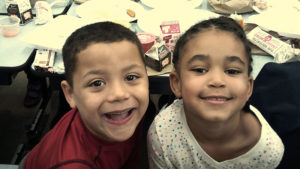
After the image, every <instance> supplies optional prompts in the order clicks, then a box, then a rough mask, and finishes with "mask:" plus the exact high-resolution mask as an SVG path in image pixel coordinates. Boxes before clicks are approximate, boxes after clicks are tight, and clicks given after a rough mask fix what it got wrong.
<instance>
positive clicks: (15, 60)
mask: <svg viewBox="0 0 300 169" xmlns="http://www.w3.org/2000/svg"><path fill="white" fill-rule="evenodd" d="M53 1H54V0H49V2H53ZM63 1H65V2H66V3H65V4H66V5H68V4H69V3H70V2H71V1H70V2H69V0H63ZM65 8H66V6H53V7H52V10H53V11H52V12H53V14H54V15H55V14H60V13H61V12H63V11H64V9H65ZM0 13H6V9H5V0H0ZM2 17H5V15H0V18H2ZM34 19H35V18H34ZM34 19H33V20H32V21H31V22H29V23H26V24H25V25H22V26H20V33H19V34H18V35H17V36H15V37H9V38H6V37H3V36H2V34H1V33H0V67H1V68H15V67H19V66H22V65H24V64H25V63H26V61H27V60H28V59H29V56H30V54H31V53H32V51H33V49H34V48H33V47H32V46H30V45H28V44H27V43H25V42H23V41H21V40H20V39H21V37H22V36H24V35H26V34H27V33H28V32H30V31H32V30H34V29H35V28H37V27H38V25H35V24H34ZM41 38H42V37H41Z"/></svg>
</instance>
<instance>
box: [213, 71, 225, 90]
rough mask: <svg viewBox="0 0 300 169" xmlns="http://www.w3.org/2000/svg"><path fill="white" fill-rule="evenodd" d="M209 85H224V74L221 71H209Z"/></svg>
mask: <svg viewBox="0 0 300 169" xmlns="http://www.w3.org/2000/svg"><path fill="white" fill-rule="evenodd" d="M209 76H210V78H209V87H214V88H220V87H225V84H226V83H225V75H224V73H223V72H221V71H211V72H210V74H209Z"/></svg>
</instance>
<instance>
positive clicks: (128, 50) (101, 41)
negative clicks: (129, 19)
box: [23, 22, 149, 169]
mask: <svg viewBox="0 0 300 169" xmlns="http://www.w3.org/2000/svg"><path fill="white" fill-rule="evenodd" d="M63 60H64V65H65V76H66V80H64V81H62V82H61V87H62V90H63V92H64V94H65V97H66V100H67V102H68V103H69V105H70V107H72V110H71V111H70V112H68V113H67V114H66V115H65V116H63V117H62V118H61V120H60V121H59V122H58V123H57V124H56V125H55V127H54V128H53V129H52V130H51V131H49V132H48V133H47V135H46V136H45V137H44V138H43V139H42V140H41V141H40V143H39V144H38V145H37V146H35V147H34V148H33V150H32V151H31V152H30V153H29V154H28V156H27V157H26V160H25V163H24V167H23V169H50V168H51V169H55V168H59V169H79V168H80V169H92V168H93V169H94V168H103V169H120V168H123V169H127V168H128V169H132V168H137V166H138V160H137V158H138V152H139V142H140V141H141V127H142V126H141V120H142V118H143V116H144V114H145V112H146V109H147V106H148V102H149V92H148V76H147V73H146V67H145V63H144V59H143V50H142V47H141V44H140V42H139V40H138V38H137V37H136V35H135V34H134V33H133V32H131V31H130V30H129V29H127V28H125V27H123V26H121V25H119V24H115V23H111V22H102V23H95V24H91V25H87V26H85V27H82V28H80V29H78V30H76V31H75V32H74V33H72V35H71V36H70V37H69V38H68V39H67V41H66V43H65V45H64V47H63Z"/></svg>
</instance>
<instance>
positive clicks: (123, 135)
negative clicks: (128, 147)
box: [111, 129, 135, 142]
mask: <svg viewBox="0 0 300 169" xmlns="http://www.w3.org/2000/svg"><path fill="white" fill-rule="evenodd" d="M134 132H135V129H130V130H127V131H123V132H115V133H113V134H112V135H111V141H116V142H122V141H126V140H128V139H129V138H130V137H131V136H132V135H133V133H134Z"/></svg>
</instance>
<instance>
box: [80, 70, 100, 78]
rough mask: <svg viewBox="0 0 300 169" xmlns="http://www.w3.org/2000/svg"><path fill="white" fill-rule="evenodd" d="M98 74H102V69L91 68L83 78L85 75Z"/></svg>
mask: <svg viewBox="0 0 300 169" xmlns="http://www.w3.org/2000/svg"><path fill="white" fill-rule="evenodd" d="M99 74H104V71H102V70H92V71H89V72H87V73H86V74H85V75H84V76H83V78H85V77H87V76H89V75H99Z"/></svg>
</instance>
